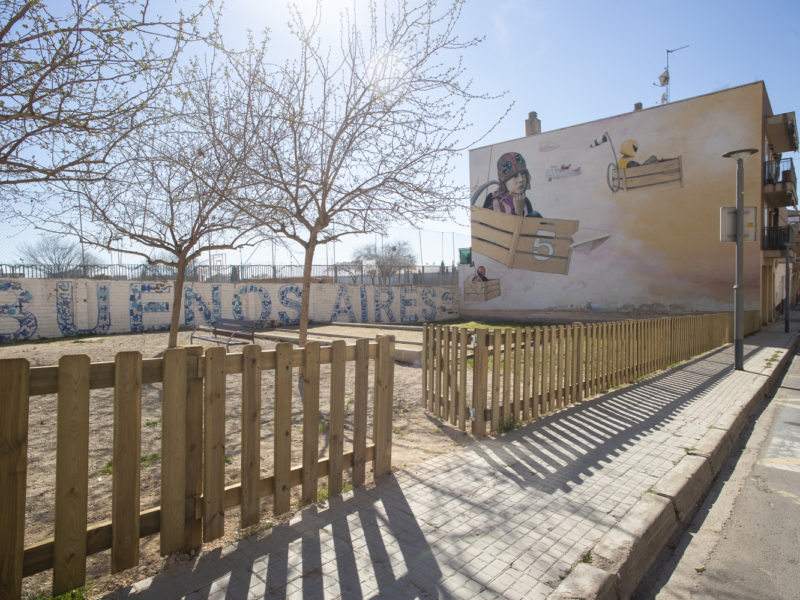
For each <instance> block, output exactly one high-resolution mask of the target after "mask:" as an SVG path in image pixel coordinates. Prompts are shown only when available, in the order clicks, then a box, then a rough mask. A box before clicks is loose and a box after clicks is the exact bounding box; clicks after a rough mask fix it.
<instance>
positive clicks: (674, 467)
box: [112, 315, 798, 600]
mask: <svg viewBox="0 0 800 600" xmlns="http://www.w3.org/2000/svg"><path fill="white" fill-rule="evenodd" d="M796 316H798V315H796ZM792 329H793V331H794V332H796V330H797V323H793V324H792ZM796 339H797V335H796V333H791V334H785V333H783V321H781V322H779V323H776V324H773V325H772V326H769V327H767V328H765V329H764V330H762V331H761V332H759V333H758V334H756V335H753V336H751V337H749V338H746V339H745V370H744V371H740V372H736V371H733V369H732V363H733V347H732V346H730V345H729V346H726V347H725V348H722V349H717V350H714V351H711V352H709V353H707V354H705V355H703V356H701V357H698V358H695V359H694V360H691V361H689V362H687V363H685V364H683V365H680V366H678V367H676V368H674V369H672V370H670V371H666V372H664V373H661V374H658V375H655V376H653V377H650V378H648V379H646V380H644V381H642V382H639V383H637V384H635V385H632V386H629V387H627V388H623V389H621V390H617V391H615V392H612V393H609V394H606V395H604V396H602V397H599V398H596V399H593V400H590V401H586V402H584V403H582V404H580V405H578V406H574V407H571V408H569V409H567V410H565V411H562V412H560V413H558V414H557V415H553V416H550V417H548V418H545V419H542V420H540V421H537V422H535V423H531V424H529V425H527V426H525V427H521V428H519V429H517V430H515V431H513V432H510V433H508V434H506V435H504V436H501V437H500V438H498V439H496V440H489V441H485V442H480V443H477V444H473V445H471V446H469V447H465V448H461V449H459V450H456V451H454V452H452V453H449V454H446V455H442V456H439V457H436V458H433V459H431V460H429V461H426V462H424V463H421V464H419V465H417V466H415V467H413V468H411V469H408V470H405V471H398V472H396V473H394V474H393V475H391V476H387V477H386V478H384V480H383V481H382V482H381V483H380V485H378V486H377V487H375V488H373V489H371V490H363V489H359V490H355V491H352V492H349V493H347V494H345V495H344V496H343V497H342V498H340V499H337V500H335V501H331V502H329V503H328V504H326V505H322V506H318V507H312V508H308V509H306V510H303V511H301V512H300V513H298V514H297V515H296V516H295V518H293V519H292V521H291V522H289V523H287V524H284V525H280V526H276V527H275V528H273V530H272V531H271V533H270V534H269V535H267V536H266V537H265V538H263V539H261V540H258V541H253V539H246V540H243V541H241V542H239V543H237V544H235V545H232V546H230V547H228V548H226V549H224V550H223V551H222V552H221V553H214V554H211V555H208V556H204V557H201V558H199V559H197V560H195V561H194V562H191V563H185V564H183V565H177V566H175V567H172V568H169V569H167V570H166V571H165V572H164V573H162V574H159V575H157V576H155V577H152V578H149V579H146V580H144V581H141V582H138V583H137V584H135V585H133V586H132V587H130V588H126V589H124V590H121V591H119V592H117V593H115V594H114V595H113V596H112V597H113V598H129V597H137V598H148V599H149V598H153V599H155V598H157V599H159V600H168V599H170V598H184V597H185V598H191V599H201V598H209V599H215V600H216V599H219V600H222V599H225V600H238V599H245V598H247V599H249V598H301V597H302V598H305V599H309V598H320V599H322V598H339V597H342V598H373V597H385V598H529V599H536V598H543V599H544V598H548V597H550V598H594V597H596V598H616V597H617V594H619V596H621V597H626V595H627V594H630V592H631V590H633V589H634V588H635V587H636V583H638V579H640V578H641V576H642V575H643V574H644V573H645V572H646V569H647V566H649V564H650V562H651V561H652V560H653V559H654V558H655V557H656V555H657V554H658V552H659V551H660V550H661V549H662V548H663V547H664V545H665V544H666V542H667V541H668V540H669V539H670V538H671V537H672V536H673V535H674V534H675V532H676V531H677V530H678V529H679V527H680V525H681V522H685V520H686V519H688V518H689V517H690V515H691V512H692V509H693V507H694V506H695V505H696V504H697V503H698V502H699V501H700V499H701V497H702V495H704V494H705V492H706V490H707V489H708V487H709V486H710V484H711V480H712V478H713V476H714V475H715V474H716V472H717V470H718V469H719V465H721V464H722V460H723V459H724V457H725V456H726V455H727V453H728V450H729V449H730V448H731V446H732V443H733V440H734V439H735V438H736V437H737V436H738V433H739V431H741V427H742V425H743V424H744V422H745V421H746V418H747V416H748V415H749V413H750V412H752V410H753V409H754V408H755V406H757V404H758V403H759V402H760V401H761V400H762V399H763V397H764V394H765V391H767V390H768V389H769V387H770V385H772V383H773V382H774V380H775V379H776V378H777V376H778V375H779V372H780V371H781V369H783V368H784V365H785V364H786V363H787V360H788V359H789V358H790V350H792V351H793V348H794V344H795V343H796Z"/></svg>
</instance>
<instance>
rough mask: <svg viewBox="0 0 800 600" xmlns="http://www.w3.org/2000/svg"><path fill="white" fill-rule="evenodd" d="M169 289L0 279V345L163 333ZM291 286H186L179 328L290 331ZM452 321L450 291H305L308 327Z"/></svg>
mask: <svg viewBox="0 0 800 600" xmlns="http://www.w3.org/2000/svg"><path fill="white" fill-rule="evenodd" d="M172 286H173V283H172V282H145V281H97V280H91V279H68V280H55V279H0V342H13V341H19V340H25V339H39V338H50V337H63V336H70V335H86V334H95V335H102V334H106V333H128V332H137V331H158V330H164V329H168V328H169V318H170V313H171V311H172V294H173V287H172ZM301 296H302V288H301V286H300V284H295V283H283V284H280V283H260V284H250V283H194V282H189V283H186V284H185V286H184V290H183V302H182V306H181V307H180V310H181V318H180V323H181V324H182V325H187V326H190V327H193V326H195V325H209V324H211V323H212V322H213V320H214V319H215V318H217V317H227V318H231V317H232V318H240V319H251V320H257V321H261V322H263V323H265V324H269V323H270V322H274V323H275V324H278V325H280V324H283V325H293V324H296V323H297V322H298V321H299V315H300V299H301ZM457 315H458V290H457V288H455V287H418V286H373V285H336V284H325V283H315V284H312V285H311V310H310V313H309V317H310V319H311V321H312V322H316V323H327V322H340V323H342V322H344V323H423V322H427V321H439V320H446V319H452V318H454V317H456V316H457Z"/></svg>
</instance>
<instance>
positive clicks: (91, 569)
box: [0, 332, 473, 597]
mask: <svg viewBox="0 0 800 600" xmlns="http://www.w3.org/2000/svg"><path fill="white" fill-rule="evenodd" d="M369 335H374V333H370V334H369ZM188 340H189V333H188V332H185V333H184V332H182V333H181V334H180V337H179V341H178V343H179V345H180V344H187V343H188ZM203 343H204V344H205V342H203ZM348 343H353V342H352V340H348ZM166 344H167V334H166V333H148V334H129V335H115V336H103V337H86V338H70V339H58V340H53V341H42V342H32V343H21V344H13V345H7V346H2V347H0V359H3V358H20V357H21V358H26V359H27V360H28V361H29V362H30V364H31V366H47V365H54V364H57V363H58V360H59V358H60V357H61V356H63V355H65V354H86V355H88V356H89V358H90V359H91V361H92V362H100V361H111V360H113V358H114V356H115V354H117V353H118V352H122V351H128V350H137V351H139V352H141V353H142V357H143V358H155V357H159V356H160V355H161V353H162V352H163V350H164V349H165V348H166ZM207 344H208V345H209V346H213V345H214V344H213V343H207ZM259 344H260V345H261V347H262V349H264V350H269V349H273V348H274V343H273V342H268V341H265V340H260V341H259ZM240 349H241V347H239V349H238V350H233V351H240ZM329 377H330V371H329V370H328V368H327V365H323V367H322V369H321V381H322V382H323V383H322V385H321V392H320V396H321V397H320V404H321V416H320V456H325V455H326V454H327V418H328V412H327V411H328V405H327V402H328V381H329ZM353 378H354V369H353V368H352V365H348V373H347V385H348V390H347V391H346V394H345V398H346V403H347V407H346V412H347V415H346V424H345V452H347V451H348V450H349V443H350V439H349V437H348V436H349V435H350V434H351V433H352V398H353V394H352V385H353ZM370 381H372V375H370ZM262 384H263V385H262V405H263V408H262V453H261V461H262V462H261V470H262V476H266V475H268V474H270V473H271V472H272V448H273V438H272V435H273V432H272V411H273V403H272V401H273V398H274V394H273V389H274V388H273V385H274V382H273V380H272V374H271V373H268V372H265V374H264V377H263V378H262ZM421 384H422V376H421V371H420V369H419V368H418V367H412V366H408V365H402V364H396V365H395V380H394V414H393V424H392V425H393V436H392V437H393V446H392V468H393V470H397V469H403V468H405V467H408V466H410V465H414V464H416V463H418V462H421V461H423V460H425V459H427V458H429V457H431V456H434V455H438V454H442V453H446V452H450V451H452V450H454V449H456V448H457V447H459V446H461V445H464V444H468V443H471V442H472V441H473V440H472V438H471V436H469V435H467V434H464V433H462V432H460V431H458V430H457V429H453V428H452V427H450V426H449V425H446V424H443V423H441V422H440V421H439V420H438V419H436V418H434V417H433V416H431V415H430V414H428V413H426V411H425V410H423V409H422V407H421V406H420V398H421V395H422V385H421ZM240 394H241V380H240V378H239V377H238V376H230V377H229V378H228V388H227V401H226V448H225V454H226V485H231V484H234V483H236V482H237V481H238V480H239V457H240V416H241V411H240V404H239V400H240ZM370 407H371V398H370ZM292 412H293V432H292V440H293V446H294V447H293V456H292V463H293V464H300V462H301V453H300V449H299V448H300V444H301V443H302V403H301V400H300V397H299V394H298V393H297V390H296V389H295V391H294V398H293V408H292ZM368 423H371V408H370V414H369V415H368ZM112 429H113V390H112V389H110V388H109V389H101V390H93V391H92V394H91V399H90V432H89V437H90V439H89V523H90V524H92V523H97V522H101V521H104V520H107V519H110V516H111V503H110V501H109V498H110V495H111V482H112V476H111V472H112V469H113V465H112V464H111V456H112V441H113V440H112ZM368 437H371V436H370V434H368ZM368 443H370V440H369V439H368ZM160 452H161V386H160V385H156V384H147V385H145V386H144V390H143V398H142V448H141V460H140V463H141V489H140V497H141V508H142V509H146V508H150V507H153V506H157V505H158V504H159V495H160V488H159V473H160V460H159V459H160ZM370 470H371V466H370V467H368V471H370ZM55 471H56V397H55V395H47V396H35V397H33V398H31V404H30V417H29V437H28V474H27V500H26V523H25V545H26V546H27V545H30V544H32V543H36V542H39V541H41V540H44V539H47V538H51V537H52V535H53V514H54V503H55V499H54V489H55ZM348 477H349V474H347V473H346V474H345V481H347V479H348ZM323 482H324V480H323ZM367 485H373V483H372V481H371V480H370V479H369V473H368V482H367ZM270 500H271V499H269V498H267V499H265V500H264V501H263V502H262V521H261V524H260V525H259V526H255V527H252V528H250V529H249V530H247V531H240V530H239V529H238V511H237V510H233V511H229V512H228V513H226V527H225V530H226V534H225V536H224V537H223V538H222V539H221V540H217V541H216V542H212V543H210V544H206V545H204V546H203V549H202V551H201V552H202V553H208V552H212V551H214V550H216V549H218V548H220V547H222V546H225V545H228V544H230V543H232V542H234V541H235V540H236V539H239V538H241V537H244V536H246V535H253V534H255V535H269V528H270V527H271V526H272V524H274V523H275V522H277V521H278V520H280V519H276V518H275V517H274V516H273V515H272V513H271V510H270V509H271V504H270ZM296 507H297V499H296V497H295V500H294V502H293V510H296ZM282 518H286V517H285V516H284V517H282ZM195 559H196V556H188V555H175V556H172V557H169V558H166V559H165V558H162V557H160V556H159V554H158V536H151V537H150V538H147V539H143V540H141V543H140V565H139V566H138V567H135V568H133V569H129V570H127V571H124V572H122V573H118V574H116V575H113V576H112V575H109V574H108V573H109V565H110V554H109V552H103V553H100V554H97V555H94V556H93V557H90V559H89V561H88V564H87V579H89V580H92V581H93V583H92V586H91V592H90V597H99V596H102V595H103V594H105V593H109V592H110V591H113V590H115V589H117V588H119V587H122V586H125V585H128V584H130V583H132V582H134V581H138V580H139V579H143V578H145V577H148V576H150V575H153V574H155V573H158V572H159V571H161V570H162V569H163V568H164V565H165V564H166V562H167V561H191V560H195ZM51 577H52V572H51V571H47V572H45V573H41V574H38V575H35V576H32V577H29V578H26V579H25V581H24V584H23V585H24V588H23V592H24V593H25V594H35V593H37V592H39V591H42V592H47V593H49V590H50V586H51V583H50V582H51Z"/></svg>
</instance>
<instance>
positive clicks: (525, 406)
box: [522, 327, 533, 421]
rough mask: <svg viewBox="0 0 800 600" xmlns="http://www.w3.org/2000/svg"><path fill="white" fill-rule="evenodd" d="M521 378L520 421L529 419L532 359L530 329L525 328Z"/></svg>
mask: <svg viewBox="0 0 800 600" xmlns="http://www.w3.org/2000/svg"><path fill="white" fill-rule="evenodd" d="M524 356H525V358H524V364H525V366H524V368H523V376H522V419H523V421H528V420H529V419H530V418H531V398H532V395H531V366H532V364H531V362H532V357H533V338H532V332H531V328H530V327H526V328H525V354H524Z"/></svg>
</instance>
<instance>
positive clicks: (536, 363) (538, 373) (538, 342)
mask: <svg viewBox="0 0 800 600" xmlns="http://www.w3.org/2000/svg"><path fill="white" fill-rule="evenodd" d="M542 357H543V353H542V328H541V327H537V328H536V329H534V330H533V357H532V360H531V362H532V368H533V376H532V377H531V417H532V418H534V419H538V418H539V417H540V416H541V414H542V406H541V403H542V394H541V391H540V389H541V385H542V362H544V359H543V358H542Z"/></svg>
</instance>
